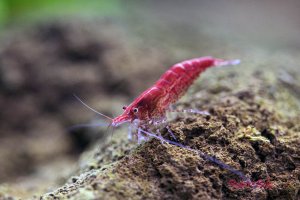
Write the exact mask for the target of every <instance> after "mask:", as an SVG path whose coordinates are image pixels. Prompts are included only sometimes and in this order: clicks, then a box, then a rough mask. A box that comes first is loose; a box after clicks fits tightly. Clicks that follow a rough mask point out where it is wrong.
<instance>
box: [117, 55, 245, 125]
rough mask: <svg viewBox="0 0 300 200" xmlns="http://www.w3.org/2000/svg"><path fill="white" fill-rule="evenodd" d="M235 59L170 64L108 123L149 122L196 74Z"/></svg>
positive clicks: (182, 93) (229, 63) (209, 58)
mask: <svg viewBox="0 0 300 200" xmlns="http://www.w3.org/2000/svg"><path fill="white" fill-rule="evenodd" d="M239 62H240V61H239V60H223V59H217V58H213V57H201V58H194V59H190V60H186V61H183V62H181V63H177V64H175V65H173V66H172V67H171V68H170V69H169V70H168V71H166V72H165V73H164V74H163V75H162V76H161V77H160V79H159V80H158V81H157V82H156V83H155V84H154V85H153V86H152V87H150V88H149V89H147V90H146V91H144V92H143V93H142V94H141V95H140V96H138V97H137V98H136V99H135V100H134V101H133V102H132V103H131V104H130V105H129V106H127V107H124V112H123V114H121V115H120V116H118V117H116V118H114V119H113V120H112V126H119V125H120V124H123V123H125V122H128V121H129V122H133V121H134V120H139V121H140V122H142V123H143V122H144V123H145V122H149V121H152V120H156V119H161V118H164V116H165V114H166V111H167V109H168V108H169V106H170V105H171V104H172V103H175V102H176V101H177V100H178V99H179V98H180V97H181V96H182V95H184V93H185V92H186V91H187V90H188V88H189V87H190V86H191V85H192V83H193V82H194V81H195V80H196V79H197V78H198V76H199V75H200V74H201V73H202V72H203V71H205V70H206V69H207V68H210V67H214V66H226V65H236V64H239Z"/></svg>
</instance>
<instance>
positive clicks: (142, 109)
mask: <svg viewBox="0 0 300 200" xmlns="http://www.w3.org/2000/svg"><path fill="white" fill-rule="evenodd" d="M239 63H240V61H239V60H223V59H218V58H213V57H201V58H194V59H190V60H186V61H183V62H181V63H177V64H175V65H173V66H172V67H171V68H170V69H169V70H167V71H166V72H165V73H164V74H163V75H162V76H161V77H160V79H159V80H158V81H157V82H156V83H155V84H154V85H153V86H152V87H150V88H149V89H147V90H145V91H144V92H143V93H142V94H140V95H139V96H138V97H137V98H136V99H135V100H134V101H133V102H132V103H131V104H130V105H129V106H124V107H123V109H124V112H123V114H121V115H119V116H117V117H115V118H110V117H108V116H106V115H104V114H102V113H100V112H98V111H96V110H95V109H93V108H91V107H89V106H88V105H87V104H85V103H84V102H83V101H82V100H81V99H79V98H78V97H77V96H75V97H76V98H77V99H78V100H79V101H80V102H81V103H82V104H83V105H85V106H86V107H88V108H89V109H90V110H92V111H94V112H95V113H97V114H99V115H101V116H103V117H105V118H107V119H109V120H110V121H111V123H110V125H109V126H112V127H117V126H120V125H121V124H123V123H125V122H130V123H131V124H133V125H135V128H137V131H138V141H140V137H143V135H142V134H144V135H146V136H148V137H152V138H156V139H158V140H160V141H161V142H162V143H169V144H172V145H175V146H178V147H181V148H184V149H187V150H189V151H191V152H194V153H196V154H198V155H200V156H201V157H203V158H204V159H207V160H210V161H211V162H213V163H215V164H217V165H219V166H220V167H222V168H224V169H227V170H229V171H230V172H232V173H234V174H236V175H237V176H239V177H240V178H241V179H243V180H249V179H248V178H247V177H246V176H245V175H244V174H243V173H242V172H240V171H238V170H236V169H234V168H232V167H230V166H229V165H227V164H225V163H223V162H222V161H220V160H218V159H216V158H214V157H212V156H209V155H206V154H205V153H203V152H201V151H200V150H195V149H192V148H191V147H189V146H185V145H183V144H181V143H179V142H175V141H172V140H168V139H165V138H163V137H162V136H160V135H156V134H153V133H151V132H149V131H147V129H148V127H147V125H149V124H151V123H153V122H155V121H159V120H161V119H164V118H165V115H166V112H167V111H168V109H169V107H170V105H171V104H173V103H175V102H176V101H178V99H179V98H180V97H181V96H183V95H184V94H185V92H186V91H187V90H188V88H189V87H190V86H191V85H192V84H193V82H194V81H195V80H196V79H197V77H198V76H199V75H200V74H201V73H202V72H204V71H205V70H206V69H207V68H210V67H214V66H216V67H218V66H226V65H237V64H239ZM193 113H197V112H195V111H193ZM136 121H138V123H136ZM129 128H130V129H131V126H130V127H129ZM167 130H168V132H169V133H170V134H172V137H173V139H175V140H176V138H175V136H174V135H173V133H172V132H171V131H170V129H169V128H168V127H167ZM158 134H159V133H158Z"/></svg>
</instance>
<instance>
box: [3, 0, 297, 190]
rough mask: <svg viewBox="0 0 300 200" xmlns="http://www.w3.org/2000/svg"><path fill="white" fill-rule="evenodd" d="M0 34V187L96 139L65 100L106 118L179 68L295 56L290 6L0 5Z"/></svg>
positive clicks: (203, 0)
mask: <svg viewBox="0 0 300 200" xmlns="http://www.w3.org/2000/svg"><path fill="white" fill-rule="evenodd" d="M0 28H1V29H0V37H1V38H0V44H1V45H0V110H1V112H0V160H1V165H0V183H16V182H22V181H24V182H26V180H30V181H27V184H29V185H30V184H31V185H36V184H37V183H46V182H47V180H48V181H51V180H52V179H53V177H55V178H57V176H58V175H57V172H58V171H59V172H60V173H62V174H63V173H64V171H65V170H67V169H66V166H71V165H72V164H73V163H74V162H75V161H76V159H77V158H78V156H79V154H80V153H81V152H82V151H83V150H85V149H86V148H87V147H88V146H89V145H90V144H92V143H93V142H95V141H96V140H99V139H100V140H101V138H104V137H105V133H106V132H105V130H106V129H105V127H104V128H103V130H102V129H101V128H100V129H99V130H98V129H90V128H84V127H81V128H72V127H73V126H74V125H76V124H84V123H98V122H101V123H103V122H105V119H103V118H101V117H96V116H95V114H94V113H92V112H91V111H89V110H87V109H86V108H84V107H83V105H81V104H80V103H79V102H78V101H76V100H75V98H74V97H73V95H72V94H73V93H76V94H77V95H79V96H80V97H81V98H82V99H83V100H84V101H85V102H86V103H88V104H89V105H91V106H92V107H94V108H96V109H97V110H100V111H101V112H103V113H105V114H107V115H109V116H116V115H118V114H120V113H121V111H122V109H121V108H122V106H123V105H124V104H128V103H130V101H131V100H132V99H133V98H134V97H135V96H136V95H137V94H139V93H140V92H141V91H143V90H144V89H146V88H147V87H148V86H149V85H151V84H152V83H153V82H154V81H155V80H156V79H157V78H158V77H159V76H160V74H161V73H163V72H164V71H165V70H166V69H167V68H168V67H169V66H170V65H172V64H174V63H176V62H177V61H180V60H183V59H187V58H191V57H199V56H205V55H213V56H217V57H233V58H241V59H243V58H244V57H243V56H245V57H246V55H247V49H252V48H255V49H257V51H260V50H262V49H263V50H264V51H268V52H269V54H270V55H272V54H276V53H278V52H285V54H292V55H295V56H297V55H298V56H299V50H300V37H299V36H300V1H299V0H286V1H280V0H252V1H240V0H218V1H211V0H200V1H199V0H189V1H175V0H165V1H153V0H152V1H150V0H144V1H138V0H130V1H121V0H107V1H106V0H97V1H96V0H90V1H85V0H73V1H68V0H26V1H23V0H0ZM265 59H267V58H265ZM106 122H107V121H106ZM124 137H125V135H124ZM103 140H104V139H103ZM58 169H59V170H58ZM54 173H56V175H55V176H53V174H54ZM28 177H30V179H29V178H28ZM33 180H34V181H33ZM28 182H30V183H28Z"/></svg>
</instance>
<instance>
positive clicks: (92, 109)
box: [73, 94, 113, 120]
mask: <svg viewBox="0 0 300 200" xmlns="http://www.w3.org/2000/svg"><path fill="white" fill-rule="evenodd" d="M73 96H74V97H75V98H76V99H77V100H78V101H79V102H80V103H82V104H83V105H84V106H85V107H87V108H88V109H90V110H91V111H93V112H95V113H97V114H98V115H101V116H102V117H105V118H107V119H109V120H113V119H112V118H111V117H108V116H106V115H104V114H102V113H100V112H99V111H97V110H95V109H94V108H92V107H90V106H89V105H87V104H86V103H84V102H83V101H82V100H81V99H80V98H79V97H78V96H77V95H76V94H73Z"/></svg>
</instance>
